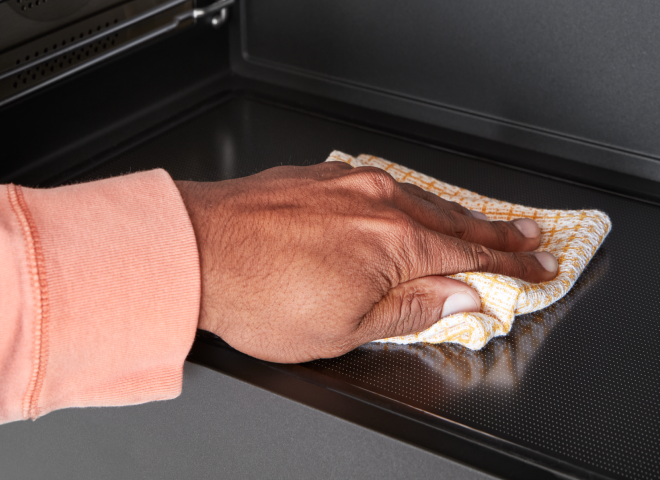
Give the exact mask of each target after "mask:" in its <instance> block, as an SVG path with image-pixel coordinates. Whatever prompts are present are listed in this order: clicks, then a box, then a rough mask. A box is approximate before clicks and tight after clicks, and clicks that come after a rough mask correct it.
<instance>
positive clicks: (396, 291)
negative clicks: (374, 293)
mask: <svg viewBox="0 0 660 480" xmlns="http://www.w3.org/2000/svg"><path fill="white" fill-rule="evenodd" d="M480 308H481V300H480V299H479V295H478V294H477V292H476V291H474V290H473V289H472V288H471V287H469V286H468V285H466V284H465V283H463V282H459V281H458V280H453V279H451V278H446V277H438V276H429V277H423V278H418V279H415V280H411V281H409V282H406V283H402V284H400V285H399V286H397V287H395V288H393V289H392V290H390V291H389V293H388V294H387V295H385V297H383V299H382V300H381V301H380V302H378V303H377V304H376V305H374V307H373V308H372V309H371V311H370V312H369V313H367V315H365V317H364V318H363V320H362V322H361V324H360V327H359V332H358V336H359V342H360V343H366V342H369V341H373V340H378V339H381V338H388V337H395V336H399V335H408V334H411V333H417V332H421V331H423V330H426V329H427V328H429V327H430V326H431V325H433V324H434V323H436V322H437V321H438V320H440V319H441V318H442V317H446V316H447V315H451V314H453V313H459V312H478V311H479V309H480Z"/></svg>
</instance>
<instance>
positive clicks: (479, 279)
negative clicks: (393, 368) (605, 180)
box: [326, 151, 612, 350]
mask: <svg viewBox="0 0 660 480" xmlns="http://www.w3.org/2000/svg"><path fill="white" fill-rule="evenodd" d="M326 161H339V162H345V163H348V164H349V165H351V166H353V167H362V166H372V167H378V168H381V169H383V170H385V171H386V172H388V173H389V174H390V175H392V177H394V179H395V180H397V181H398V182H405V183H412V184H413V185H417V186H419V187H421V188H423V189H424V190H426V191H428V192H431V193H434V194H436V195H438V196H440V197H442V198H444V199H445V200H450V201H452V202H456V203H459V204H460V205H462V206H464V207H465V208H468V209H470V210H475V211H477V212H481V213H483V214H485V215H486V216H488V219H489V220H504V221H510V220H515V219H516V218H531V219H533V220H535V221H536V223H538V225H539V227H540V228H541V234H542V238H541V245H540V246H539V248H538V250H539V251H546V252H550V253H552V254H553V255H554V256H555V258H556V259H557V261H558V263H559V271H558V273H557V277H555V279H554V280H551V281H549V282H543V283H529V282H525V281H523V280H519V279H517V278H512V277H507V276H505V275H497V274H494V273H480V272H468V273H459V274H456V275H450V276H449V277H450V278H454V279H456V280H460V281H461V282H465V283H467V284H468V285H470V286H471V287H472V288H474V289H475V290H476V291H477V293H478V294H479V296H480V297H481V311H480V312H479V313H457V314H454V315H449V316H447V317H444V318H442V319H440V321H438V322H437V323H436V324H435V325H433V326H432V327H430V328H429V329H427V330H424V331H423V332H419V333H415V334H412V335H405V336H401V337H392V338H385V339H382V340H377V342H380V343H398V344H407V343H416V342H426V343H443V342H453V343H459V344H461V345H464V346H466V347H468V348H470V349H473V350H478V349H480V348H482V347H483V346H484V345H486V344H487V343H488V341H489V340H490V339H491V338H493V337H498V336H501V335H506V334H507V333H509V331H510V330H511V326H512V325H513V320H514V318H515V316H516V315H521V314H524V313H531V312H535V311H537V310H541V309H543V308H545V307H547V306H549V305H551V304H552V303H554V302H556V301H557V300H559V299H560V298H562V297H563V296H564V295H566V293H567V292H568V291H569V290H570V289H571V287H572V286H573V284H575V281H576V280H577V278H578V277H579V276H580V274H581V273H582V271H583V270H584V268H585V267H586V266H587V263H589V260H591V258H592V257H593V256H594V254H595V253H596V250H598V247H600V245H601V244H602V243H603V240H605V237H606V236H607V234H608V233H609V231H610V229H611V227H612V223H611V221H610V219H609V217H608V216H607V215H606V214H605V213H603V212H600V211H598V210H542V209H539V208H532V207H525V206H522V205H516V204H513V203H508V202H503V201H500V200H495V199H493V198H489V197H485V196H483V195H479V194H477V193H474V192H471V191H469V190H466V189H464V188H459V187H456V186H454V185H449V184H447V183H444V182H441V181H440V180H436V179H435V178H431V177H429V176H427V175H424V174H421V173H419V172H416V171H415V170H411V169H409V168H406V167H404V166H402V165H398V164H396V163H394V162H390V161H387V160H384V159H382V158H377V157H373V156H370V155H360V156H359V157H357V158H354V157H352V156H350V155H347V154H345V153H342V152H337V151H335V152H332V153H331V154H330V157H328V159H327V160H326Z"/></svg>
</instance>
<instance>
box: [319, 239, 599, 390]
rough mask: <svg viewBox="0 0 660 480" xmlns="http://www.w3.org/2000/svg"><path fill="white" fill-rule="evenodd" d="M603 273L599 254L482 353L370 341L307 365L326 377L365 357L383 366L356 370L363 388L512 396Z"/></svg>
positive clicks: (458, 347) (447, 346)
mask: <svg viewBox="0 0 660 480" xmlns="http://www.w3.org/2000/svg"><path fill="white" fill-rule="evenodd" d="M607 270H608V257H607V254H606V252H605V251H603V250H601V251H599V252H598V253H597V254H596V256H595V257H594V259H593V260H592V262H591V263H590V264H589V265H588V267H587V269H586V270H585V272H584V274H583V275H582V277H581V278H580V279H579V280H578V281H577V283H576V284H575V287H574V288H573V289H572V290H571V291H570V292H569V293H568V294H567V295H566V296H565V297H564V298H563V299H561V300H560V301H558V302H557V303H555V304H553V305H552V306H550V307H548V308H546V309H544V310H541V311H538V312H535V313H532V314H528V315H521V316H518V317H517V318H516V320H515V323H514V325H513V327H512V329H511V332H510V333H509V334H508V335H507V336H504V337H497V338H494V339H493V340H491V341H490V342H489V343H488V345H486V346H485V347H484V348H482V349H481V350H471V349H469V348H465V347H463V346H462V345H459V344H451V343H443V344H436V345H434V344H425V343H418V344H411V345H396V344H380V343H369V344H366V345H363V346H361V347H359V348H358V349H356V350H355V351H353V352H351V353H349V354H347V355H344V356H343V357H340V358H338V359H329V360H319V361H316V362H313V363H312V364H310V365H311V366H312V367H313V368H314V369H316V370H322V371H324V372H325V373H328V374H330V375H332V374H333V372H335V373H338V372H339V371H342V373H343V374H345V373H346V372H345V371H344V369H343V368H341V365H343V364H347V363H349V362H351V361H352V359H354V358H356V357H361V356H365V355H366V356H370V357H375V358H373V359H372V360H373V361H370V362H368V364H370V365H373V366H378V365H380V366H381V367H382V368H381V369H372V370H370V371H365V370H364V369H361V371H360V374H359V377H360V378H359V379H360V380H361V381H363V382H364V383H367V384H372V385H382V384H387V383H388V382H387V380H386V377H389V378H397V379H403V378H406V379H408V381H413V380H414V381H416V382H422V383H425V384H427V385H431V384H436V387H438V388H433V389H429V391H435V392H437V393H438V394H441V392H443V391H445V390H447V389H450V390H452V391H456V390H458V391H469V390H471V389H473V388H476V387H477V386H488V387H490V389H493V388H494V389H496V390H498V391H499V392H500V393H502V394H506V393H514V392H515V390H516V388H517V386H518V385H519V383H520V381H521V380H522V379H523V377H524V375H525V371H526V369H527V367H528V366H529V365H530V363H531V362H532V361H533V359H534V358H535V356H536V354H537V352H538V351H539V349H540V348H541V347H542V346H543V342H544V340H545V339H546V338H547V336H548V335H550V334H551V332H552V330H553V328H554V327H555V326H556V325H557V324H558V323H559V322H561V321H562V319H563V318H565V317H566V316H567V315H568V313H569V312H570V310H571V308H572V307H573V306H574V305H575V304H576V303H577V302H578V301H579V299H580V298H581V297H582V296H584V295H585V294H586V293H587V292H588V291H589V290H590V288H591V287H592V286H593V285H595V284H597V283H598V280H599V279H600V278H601V277H602V276H603V275H604V274H605V273H606V272H607ZM356 373H357V372H356ZM439 387H442V388H439Z"/></svg>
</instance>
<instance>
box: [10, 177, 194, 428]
mask: <svg viewBox="0 0 660 480" xmlns="http://www.w3.org/2000/svg"><path fill="white" fill-rule="evenodd" d="M0 268H1V273H0V423H5V422H11V421H15V420H21V419H27V418H32V419H35V418H37V417H39V416H40V415H44V414H46V413H48V412H51V411H53V410H56V409H59V408H65V407H88V406H109V405H129V404H136V403H142V402H148V401H152V400H164V399H170V398H174V397H176V396H177V395H179V393H180V391H181V383H182V374H183V362H184V360H185V358H186V355H187V354H188V351H189V349H190V347H191V345H192V342H193V338H194V335H195V329H196V326H197V319H198V314H199V302H200V272H199V259H198V252H197V245H196V242H195V236H194V232H193V229H192V225H191V223H190V218H189V217H188V214H187V212H186V208H185V206H184V204H183V201H182V199H181V196H180V194H179V191H178V189H177V187H176V185H175V184H174V182H173V181H172V179H171V178H170V177H169V175H168V174H167V173H166V172H165V171H164V170H153V171H149V172H143V173H136V174H132V175H126V176H123V177H118V178H112V179H108V180H101V181H97V182H91V183H85V184H80V185H72V186H66V187H59V188H52V189H28V188H21V187H18V186H15V185H1V186H0Z"/></svg>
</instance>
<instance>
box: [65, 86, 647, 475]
mask: <svg viewBox="0 0 660 480" xmlns="http://www.w3.org/2000/svg"><path fill="white" fill-rule="evenodd" d="M333 149H338V150H342V151H345V152H347V153H350V154H355V155H357V154H359V153H370V154H374V155H379V156H382V157H385V158H387V159H389V160H393V161H395V162H398V163H402V164H404V165H407V166H409V167H412V168H414V169H417V170H420V171H422V172H424V173H426V174H429V175H432V176H434V177H437V178H440V179H442V180H444V181H446V182H450V183H453V184H456V185H459V186H462V187H465V188H469V189H471V190H475V191H477V192H479V193H482V194H485V195H488V196H492V197H495V198H500V199H503V200H508V201H511V202H516V203H523V204H527V205H532V206H535V207H542V208H571V209H579V208H598V209H601V210H604V211H605V212H607V213H608V214H609V215H610V217H611V218H612V222H613V230H612V233H611V234H610V236H609V237H608V239H607V240H606V242H605V244H604V246H603V247H602V248H601V250H600V251H599V252H598V254H597V255H596V257H595V258H594V261H593V262H592V263H591V264H590V265H589V266H588V268H587V270H586V271H585V273H584V274H583V276H582V277H581V279H580V280H579V281H578V283H577V284H576V287H575V289H574V290H573V291H572V292H571V293H569V295H568V296H567V297H566V298H565V299H563V300H561V301H560V302H558V303H557V304H556V305H555V306H554V307H552V308H550V309H547V310H545V311H543V312H540V313H537V314H534V315H527V316H524V317H519V318H518V319H517V320H516V323H515V325H514V329H513V331H512V333H511V335H509V336H508V337H506V338H500V339H496V340H494V341H492V342H491V343H490V344H489V345H488V346H487V347H486V348H485V349H484V350H483V351H481V352H471V351H468V350H464V349H461V348H458V347H456V346H432V345H416V346H410V347H394V346H388V347H385V346H374V345H367V346H364V347H361V348H359V349H358V350H356V351H354V352H352V353H350V354H348V355H345V356H343V357H341V358H338V359H333V360H322V361H317V362H313V363H311V364H307V365H303V366H292V367H286V366H283V367H278V369H280V370H282V371H287V369H289V370H290V371H291V372H292V373H293V374H295V375H299V376H300V372H301V371H303V370H304V371H306V372H309V375H311V377H310V378H313V379H314V381H315V382H317V383H319V382H320V383H323V382H324V380H323V379H324V378H325V379H327V384H328V385H332V389H333V390H335V391H340V392H341V391H342V389H345V390H346V391H347V392H349V391H353V392H358V393H353V394H351V395H354V396H355V395H357V396H359V392H366V393H368V394H374V395H375V396H376V397H377V398H380V401H379V408H381V409H385V410H391V411H397V409H399V408H400V406H401V405H403V406H405V407H406V408H409V409H412V410H410V411H413V410H414V411H415V412H416V413H415V418H416V421H421V422H423V423H428V424H429V425H432V424H433V425H436V424H439V423H438V422H439V419H446V420H449V421H451V422H449V423H451V424H452V425H453V426H454V427H452V428H454V429H455V431H457V432H458V434H459V435H460V434H461V432H464V433H465V435H468V436H470V437H471V438H473V439H476V440H477V441H479V442H483V443H484V444H486V445H489V446H490V447H492V448H495V449H500V450H501V451H515V452H523V454H524V455H526V457H527V458H528V459H531V461H532V462H536V463H538V464H541V465H545V466H546V467H549V468H551V469H556V470H558V471H561V472H564V473H569V474H572V475H576V476H579V477H587V476H588V475H589V472H591V473H592V474H594V475H602V476H607V477H612V478H641V479H650V478H655V477H657V476H658V475H660V465H659V464H658V455H657V454H658V452H659V451H660V439H659V438H658V436H657V431H658V427H659V426H660V425H659V424H660V405H659V404H658V402H657V397H658V393H660V386H659V381H658V374H657V372H658V369H659V368H660V355H659V354H660V346H659V345H658V343H657V338H658V337H659V334H660V322H659V321H658V320H660V310H659V308H658V302H657V299H658V289H659V287H660V280H659V278H658V275H657V272H658V270H660V257H659V256H658V255H657V238H660V207H657V206H654V205H650V204H646V203H642V202H638V201H635V200H631V199H627V198H623V197H620V196H616V195H612V194H608V193H605V192H601V191H597V190H593V189H589V188H587V187H582V186H577V185H572V184H568V183H565V182H562V181H558V180H553V179H549V178H545V177H541V176H537V175H534V174H530V173H525V172H521V171H517V170H513V169H509V168H506V167H503V166H499V165H495V164H491V163H488V162H483V161H479V160H477V159H474V158H470V157H467V156H463V155H460V154H455V153H450V152H447V151H442V150H439V149H434V148H431V147H429V146H423V145H419V144H415V143H412V142H408V141H406V140H404V139H400V138H395V137H393V136H390V135H384V134H381V133H378V132H375V131H370V130H368V129H362V128H358V127H355V126H351V125H347V124H343V123H340V122H334V121H331V120H328V119H323V118H320V117H316V116H312V115H307V114H305V113H301V112H296V111H292V110H287V109H285V108H281V107H277V106H274V105H269V104H265V103H261V102H259V101H256V100H248V99H245V98H242V97H238V98H226V99H218V100H216V103H209V104H208V105H207V106H206V107H205V108H203V109H202V110H201V111H200V113H199V114H198V115H196V116H195V115H191V117H190V118H189V119H188V120H186V121H183V122H180V123H178V124H177V125H176V126H175V127H173V128H171V129H163V130H162V131H160V132H154V133H153V135H152V136H151V137H150V139H149V140H148V141H147V142H145V143H143V144H139V143H136V144H135V146H130V145H128V146H127V147H126V148H125V149H124V151H123V152H122V153H120V154H118V155H115V156H114V158H110V159H109V160H107V161H105V163H103V164H101V165H99V166H96V167H93V168H92V166H90V167H89V168H88V169H87V170H85V171H82V170H79V171H70V172H68V173H67V174H66V175H64V176H62V177H60V181H67V180H74V179H75V180H83V179H96V178H102V177H106V176H111V175H117V174H120V173H126V172H129V171H136V170H141V169H147V168H155V167H163V168H166V169H167V170H168V171H169V172H170V173H171V174H172V176H173V177H174V178H176V179H193V180H206V181H208V180H219V179H226V178H234V177H238V176H242V175H248V174H251V173H254V172H256V171H259V170H262V169H264V168H268V167H271V166H276V165H280V164H301V165H302V164H310V163H316V162H320V161H323V160H324V159H325V158H326V157H327V155H328V154H329V153H330V151H331V150H333ZM351 389H353V390H351ZM386 421H390V420H386ZM397 428H398V427H397ZM402 428H404V427H402ZM390 434H396V432H394V433H392V432H390ZM402 435H404V432H403V431H402ZM409 441H412V442H413V443H414V439H413V440H409ZM425 448H426V447H425ZM525 452H527V453H525ZM548 459H554V460H556V462H555V461H554V460H552V461H550V460H548ZM475 462H478V458H475ZM553 462H554V463H553Z"/></svg>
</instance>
